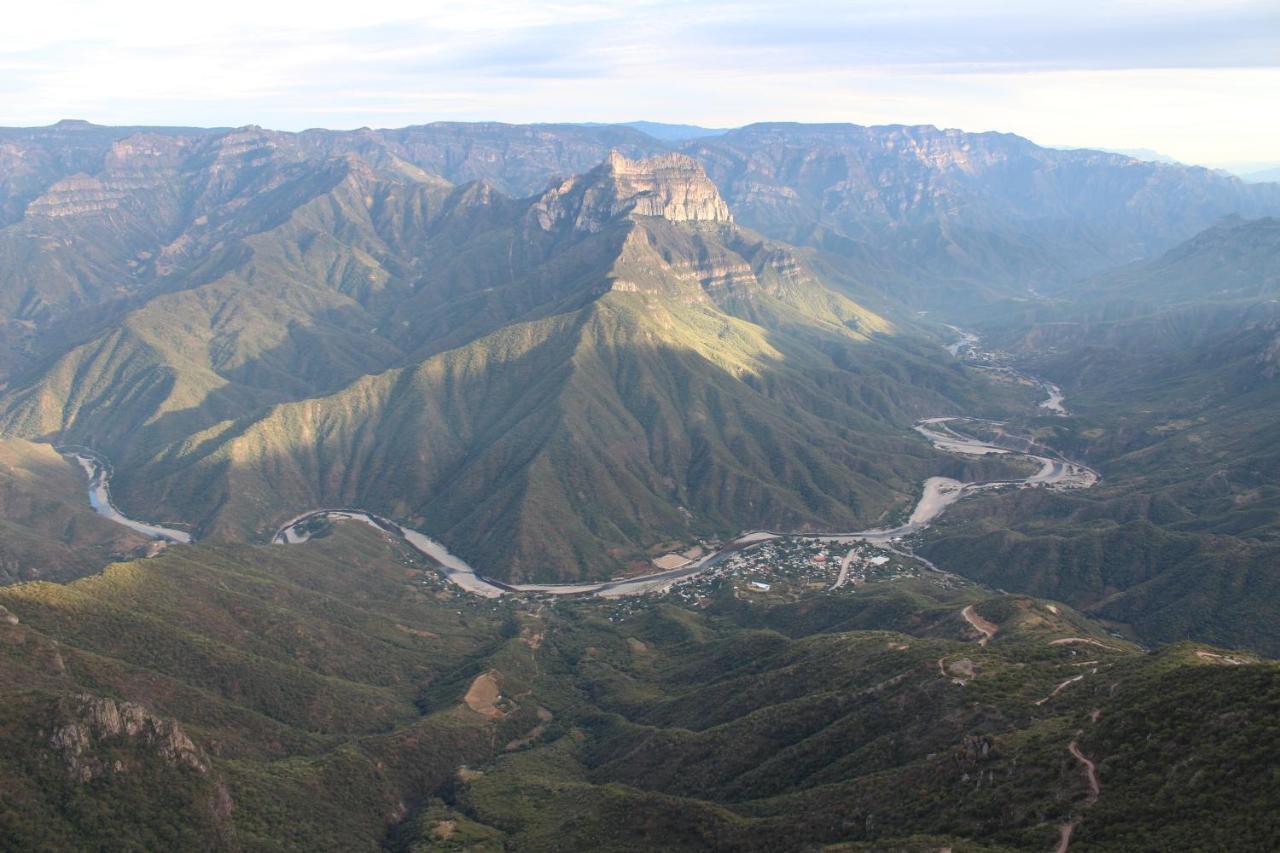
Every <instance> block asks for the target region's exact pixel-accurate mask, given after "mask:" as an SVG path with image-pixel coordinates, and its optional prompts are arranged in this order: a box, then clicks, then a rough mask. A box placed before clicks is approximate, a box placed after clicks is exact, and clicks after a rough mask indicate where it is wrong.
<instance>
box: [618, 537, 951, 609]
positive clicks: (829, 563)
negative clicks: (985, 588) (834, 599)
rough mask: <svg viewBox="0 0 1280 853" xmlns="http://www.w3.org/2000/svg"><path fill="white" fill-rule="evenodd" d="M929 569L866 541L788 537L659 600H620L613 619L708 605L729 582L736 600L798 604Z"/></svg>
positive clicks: (730, 560) (731, 559)
mask: <svg viewBox="0 0 1280 853" xmlns="http://www.w3.org/2000/svg"><path fill="white" fill-rule="evenodd" d="M924 571H928V569H927V568H926V567H925V566H924V565H923V564H922V563H921V561H919V560H917V559H916V558H914V557H912V556H910V555H908V554H905V553H903V552H901V551H897V550H893V549H890V548H886V547H884V546H880V545H875V544H871V543H868V542H848V541H843V542H842V541H835V540H830V539H818V538H813V537H808V536H785V537H781V538H779V539H774V540H771V541H768V542H764V543H762V544H760V545H756V546H754V547H752V548H749V549H746V550H743V551H739V552H737V553H733V554H730V555H728V556H726V557H724V558H723V559H721V560H720V561H719V562H717V563H715V564H714V565H713V566H711V567H710V568H707V569H706V570H704V571H702V572H700V573H699V574H696V575H692V576H690V577H687V578H683V579H681V580H679V581H677V582H675V583H674V584H672V585H671V586H670V587H668V588H667V589H666V590H665V592H664V593H663V594H662V595H660V596H642V597H636V598H631V599H626V600H622V601H619V603H618V604H617V606H616V607H615V608H614V609H613V610H612V611H611V615H610V619H611V620H613V621H619V620H621V619H626V618H627V617H629V616H631V615H633V614H634V613H636V612H638V611H639V610H642V609H645V608H647V607H650V606H652V605H653V604H655V603H659V602H667V603H679V604H683V605H687V606H691V607H695V608H701V607H705V606H707V605H708V604H709V603H710V602H711V600H712V599H713V597H715V596H717V595H719V594H722V590H723V589H724V587H725V584H731V585H732V586H731V588H732V590H733V595H734V596H735V597H737V598H741V599H746V600H758V601H761V602H763V601H787V600H795V599H798V598H800V597H802V596H805V595H813V594H825V593H835V594H851V593H855V592H856V591H857V589H858V587H859V586H862V585H863V584H866V583H870V582H876V581H888V580H894V579H897V578H903V577H915V576H917V575H919V574H921V573H922V572H924Z"/></svg>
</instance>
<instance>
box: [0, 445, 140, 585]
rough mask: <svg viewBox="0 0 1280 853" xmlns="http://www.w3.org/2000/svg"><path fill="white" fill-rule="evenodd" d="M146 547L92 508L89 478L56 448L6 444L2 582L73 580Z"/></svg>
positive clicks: (0, 449)
mask: <svg viewBox="0 0 1280 853" xmlns="http://www.w3.org/2000/svg"><path fill="white" fill-rule="evenodd" d="M146 545H147V539H146V538H145V537H144V536H141V535H139V534H135V533H134V532H132V531H131V530H129V529H128V528H126V527H122V526H120V525H118V524H116V523H115V522H112V521H108V520H107V519H105V518H102V517H100V516H98V515H97V514H96V513H95V512H94V511H93V510H92V509H91V508H90V506H89V501H88V497H87V496H86V493H85V485H84V482H83V475H82V474H81V473H80V472H79V471H78V470H77V469H76V468H74V467H73V466H72V465H71V463H69V462H67V461H66V460H65V459H63V458H62V457H60V456H59V455H58V454H57V453H55V452H54V451H53V448H51V447H49V446H48V445H45V444H33V443H31V442H28V441H23V440H21V439H6V440H3V441H0V582H4V583H12V582H14V581H23V580H57V581H61V580H70V579H72V578H76V577H80V576H81V575H87V574H90V573H92V572H95V571H98V570H99V569H100V568H102V566H103V565H105V564H106V563H107V562H109V561H110V560H111V559H112V558H124V557H127V556H130V555H136V554H139V553H141V552H142V550H143V549H144V548H145V547H146Z"/></svg>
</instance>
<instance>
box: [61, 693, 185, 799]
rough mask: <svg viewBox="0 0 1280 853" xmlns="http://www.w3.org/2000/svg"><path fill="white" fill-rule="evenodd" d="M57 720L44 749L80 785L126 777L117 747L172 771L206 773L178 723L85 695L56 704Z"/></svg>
mask: <svg viewBox="0 0 1280 853" xmlns="http://www.w3.org/2000/svg"><path fill="white" fill-rule="evenodd" d="M57 715H58V717H59V722H58V724H57V727H56V728H55V729H54V732H53V735H52V736H51V737H50V738H49V745H50V746H51V747H53V748H54V749H55V750H56V751H57V752H58V753H60V754H61V756H62V759H63V761H64V762H65V763H66V767H67V773H68V774H69V775H70V776H71V778H73V779H76V780H78V781H80V782H89V781H92V780H93V779H96V778H99V777H102V776H107V775H111V774H117V773H126V772H128V771H129V769H130V758H129V756H128V755H127V754H121V753H120V752H118V751H117V750H116V749H114V747H118V746H121V745H126V746H128V747H133V748H135V749H136V748H141V749H143V750H146V751H149V752H152V753H154V754H155V755H158V756H159V757H160V759H161V760H163V761H164V762H165V763H167V764H169V765H171V766H174V767H188V768H190V769H192V770H195V771H196V772H197V773H200V774H202V775H203V774H206V773H208V772H209V759H208V758H207V757H206V756H205V754H204V753H203V752H202V751H201V750H200V748H199V747H197V746H196V745H195V743H193V742H192V740H191V738H189V737H187V734H186V732H184V731H183V730H182V729H181V727H179V726H178V724H177V723H175V722H173V721H172V720H165V719H161V718H159V717H155V716H152V715H151V714H150V713H148V712H147V710H146V709H145V708H143V707H142V706H141V705H137V704H134V703H133V702H117V701H116V700H114V699H108V698H103V697H100V696H92V695H89V694H87V693H86V694H80V695H78V696H74V697H70V698H67V699H63V700H61V701H60V702H59V704H58V708H57Z"/></svg>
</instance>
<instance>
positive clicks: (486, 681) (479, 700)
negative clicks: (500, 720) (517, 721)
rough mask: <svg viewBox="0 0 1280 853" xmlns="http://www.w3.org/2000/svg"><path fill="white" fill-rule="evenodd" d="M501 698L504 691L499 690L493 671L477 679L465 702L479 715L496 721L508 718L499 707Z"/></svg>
mask: <svg viewBox="0 0 1280 853" xmlns="http://www.w3.org/2000/svg"><path fill="white" fill-rule="evenodd" d="M501 697H502V691H501V690H500V689H499V688H498V679H497V677H496V676H495V675H494V673H493V672H492V671H489V672H486V673H483V674H481V675H477V676H476V677H475V680H474V681H472V682H471V687H469V688H468V689H467V695H466V696H464V697H463V701H464V702H466V703H467V707H468V708H470V709H471V710H473V711H475V712H476V713H477V714H482V715H484V716H486V717H489V718H491V719H494V718H497V717H503V716H506V715H505V714H504V713H503V712H502V711H501V710H500V709H499V708H498V706H497V702H498V700H499V699H500V698H501Z"/></svg>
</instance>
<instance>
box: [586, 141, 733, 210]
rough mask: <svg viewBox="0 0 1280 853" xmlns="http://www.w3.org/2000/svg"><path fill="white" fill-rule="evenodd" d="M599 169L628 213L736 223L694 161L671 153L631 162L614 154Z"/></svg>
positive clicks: (610, 153) (708, 179)
mask: <svg viewBox="0 0 1280 853" xmlns="http://www.w3.org/2000/svg"><path fill="white" fill-rule="evenodd" d="M600 168H601V170H603V174H604V175H606V176H608V177H609V179H611V180H612V182H613V186H614V188H615V192H616V201H617V205H618V206H619V207H621V208H624V209H625V211H626V212H627V213H633V214H635V215H637V216H661V217H662V218H664V219H669V220H671V221H672V222H732V221H733V215H732V214H730V213H729V206H728V205H727V204H725V202H724V199H723V198H721V197H720V192H719V190H717V189H716V186H715V184H713V183H712V182H711V179H710V178H708V177H707V173H706V172H705V171H703V168H702V164H700V163H699V162H698V161H697V160H694V159H693V158H692V157H688V156H686V155H684V154H677V153H674V152H672V153H669V154H657V155H655V156H653V157H646V158H644V159H642V160H631V159H629V158H627V157H624V156H623V155H622V154H620V153H618V151H616V150H614V151H610V152H609V156H608V157H607V158H606V159H605V161H604V163H603V164H601V166H600ZM619 212H622V211H619Z"/></svg>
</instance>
